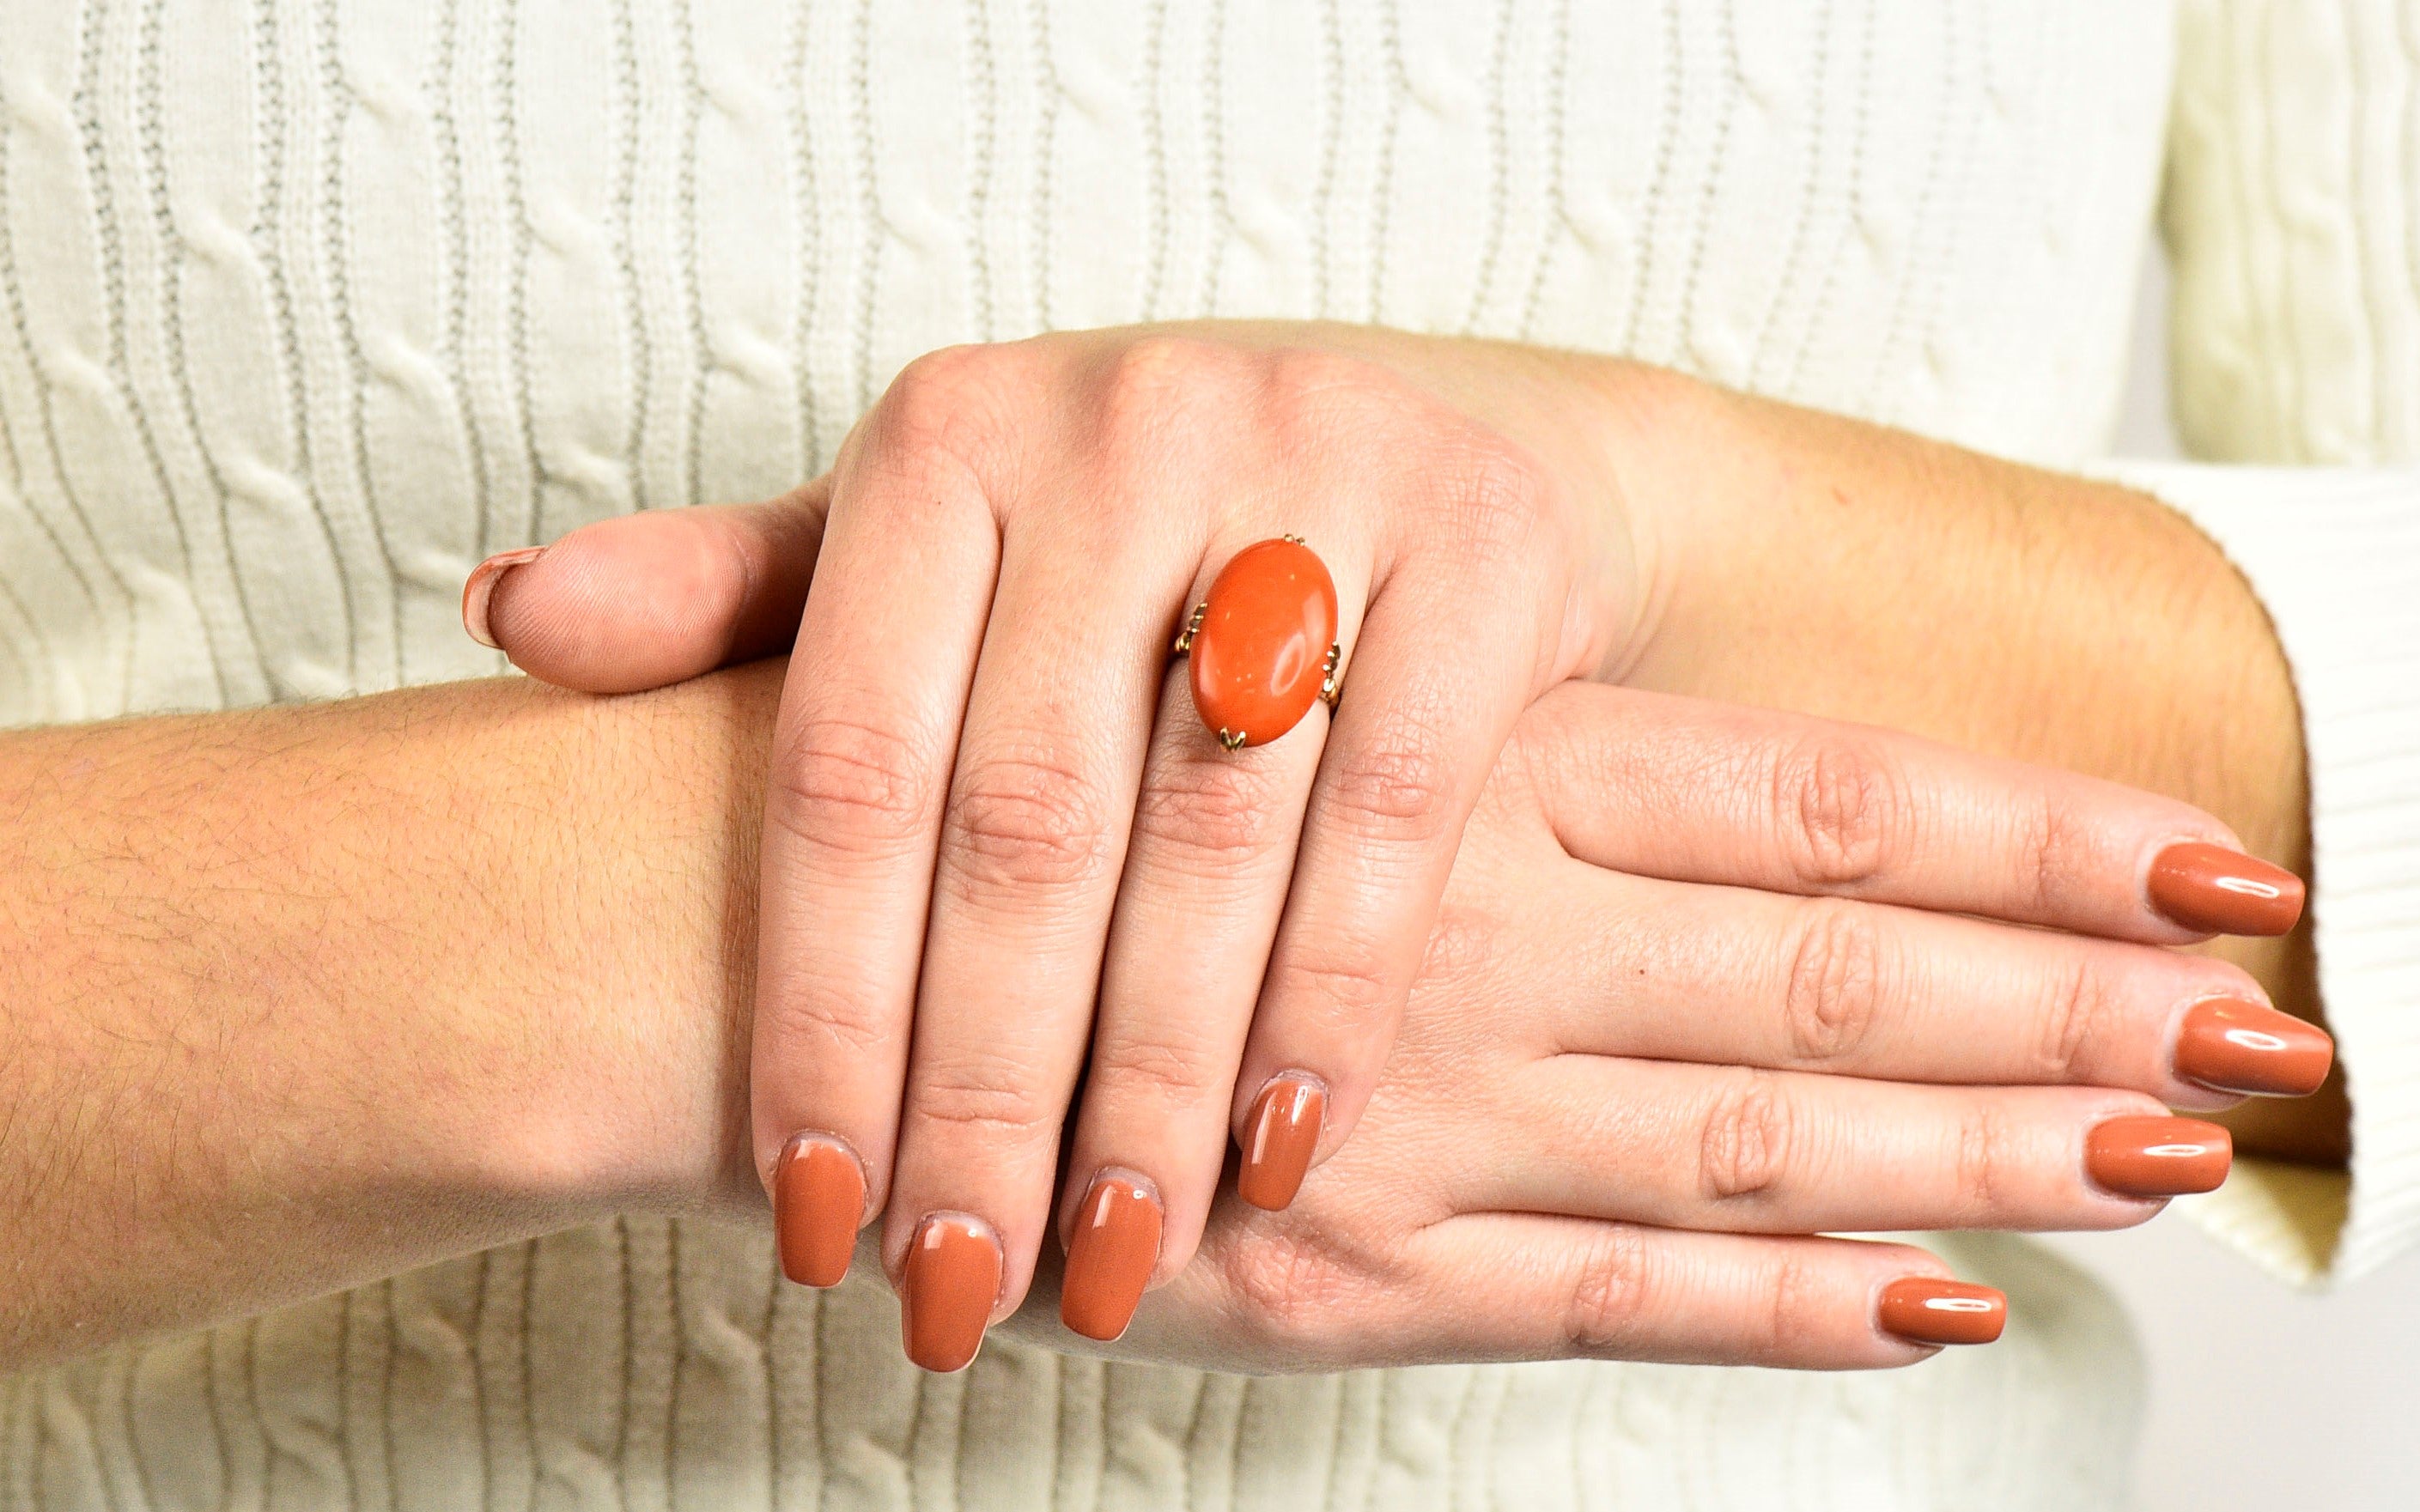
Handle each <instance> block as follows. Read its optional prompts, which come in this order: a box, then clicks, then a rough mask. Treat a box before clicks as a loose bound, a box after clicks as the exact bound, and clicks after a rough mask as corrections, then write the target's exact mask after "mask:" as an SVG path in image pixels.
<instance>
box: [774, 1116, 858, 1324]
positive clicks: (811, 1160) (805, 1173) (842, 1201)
mask: <svg viewBox="0 0 2420 1512" xmlns="http://www.w3.org/2000/svg"><path fill="white" fill-rule="evenodd" d="M864 1222H865V1168H864V1167H863V1166H861V1165H859V1164H858V1160H857V1156H856V1155H855V1154H854V1153H853V1152H852V1151H851V1150H850V1149H849V1148H848V1146H847V1145H845V1144H844V1143H843V1142H842V1141H840V1140H839V1139H836V1138H834V1137H833V1136H832V1135H830V1134H794V1135H792V1136H791V1139H790V1142H789V1143H788V1144H786V1145H783V1147H782V1163H781V1164H780V1165H776V1166H775V1167H774V1168H773V1235H774V1239H775V1241H776V1242H777V1243H778V1244H779V1245H780V1247H781V1251H782V1273H783V1275H786V1276H788V1277H789V1278H790V1279H791V1280H793V1281H796V1282H797V1283H799V1285H800V1286H802V1287H836V1286H839V1285H840V1283H841V1279H842V1277H844V1276H845V1275H847V1274H848V1261H849V1257H850V1256H852V1255H854V1254H855V1253H856V1252H857V1230H858V1228H859V1227H860V1226H861V1225H862V1224H863V1223H864Z"/></svg>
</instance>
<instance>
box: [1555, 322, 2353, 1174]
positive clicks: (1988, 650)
mask: <svg viewBox="0 0 2420 1512" xmlns="http://www.w3.org/2000/svg"><path fill="white" fill-rule="evenodd" d="M1598 377H1599V378H1602V379H1604V380H1605V381H1604V383H1603V391H1604V392H1605V393H1606V394H1607V396H1608V399H1609V408H1610V410H1611V413H1612V414H1613V415H1614V417H1615V419H1614V421H1613V424H1612V427H1611V428H1612V431H1613V433H1614V435H1615V437H1616V444H1617V446H1618V448H1619V451H1620V455H1621V461H1620V462H1619V464H1618V466H1619V476H1620V477H1621V486H1622V487H1623V489H1624V490H1625V492H1627V493H1629V494H1631V495H1632V498H1631V506H1632V509H1633V511H1634V513H1635V514H1636V515H1637V517H1639V518H1641V519H1643V520H1645V521H1647V522H1649V529H1651V530H1652V531H1653V532H1655V534H1654V537H1653V539H1652V542H1651V545H1650V548H1649V549H1650V551H1651V553H1652V555H1653V556H1654V557H1655V563H1654V573H1653V577H1652V581H1653V582H1654V583H1655V584H1656V585H1657V593H1656V594H1655V596H1654V597H1653V598H1652V599H1651V601H1650V615H1649V618H1648V621H1647V623H1646V624H1645V625H1642V629H1641V633H1640V634H1639V635H1638V636H1637V637H1636V638H1635V639H1634V640H1633V641H1632V643H1631V644H1630V645H1629V646H1628V647H1626V648H1625V650H1624V656H1625V661H1624V663H1623V664H1622V665H1620V666H1618V667H1616V668H1613V669H1610V670H1611V671H1616V672H1618V673H1619V674H1620V675H1621V676H1622V678H1623V679H1624V680H1625V681H1628V682H1631V683H1634V684H1637V685H1639V686H1643V687H1657V688H1665V689H1669V690H1674V691H1680V692H1687V693H1693V694H1697V695H1700V696H1704V697H1712V698H1720V699H1727V700H1734V701H1738V702H1748V703H1757V704H1764V705H1768V706H1773V707H1779V708H1790V709H1797V710H1803V711H1807V712H1810V713H1816V714H1822V715H1826V716H1830V717H1838V718H1847V719H1855V720H1861V721H1865V722H1869V723H1873V724H1880V725H1887V726H1890V727H1893V728H1897V729H1902V730H1910V731H1915V732H1917V733H1924V734H1929V735H1932V736H1935V737H1937V738H1941V739H1944V740H1948V741H1952V742H1955V743H1957V744H1960V745H1963V746H1967V747H1971V748H1976V749H1980V750H1988V751H1994V752H1999V753H2003V754H2007V755H2011V756H2016V757H2021V758H2023V759H2024V760H2027V761H2034V762H2041V763H2046V764H2053V765H2058V766H2064V767H2069V768H2071V769H2074V770H2078V771H2084V772H2089V773H2093V774H2095V775H2098V776H2102V777H2107V778H2112V779H2117V780H2118V781H2122V782H2127V783H2130V784H2133V785H2135V786H2138V787H2144V788H2149V789H2150V790H2152V791H2155V792H2161V793H2167V794H2172V795H2176V796H2178V797H2180V798H2183V799H2185V800H2187V801H2189V802H2192V803H2194V804H2196V805H2198V806H2200V807H2202V808H2204V809H2207V810H2210V811H2211V812H2212V813H2215V814H2217V815H2218V816H2219V817H2220V818H2222V819H2224V820H2226V822H2227V823H2228V824H2229V825H2232V826H2234V828H2235V830H2236V831H2237V833H2238V834H2240V835H2242V837H2243V840H2244V841H2245V843H2246V844H2247V846H2248V847H2249V848H2250V849H2251V850H2252V851H2253V852H2254V853H2255V854H2257V855H2259V856H2264V857H2267V858H2269V859H2271V860H2273V861H2276V862H2277V863H2279V864H2281V865H2283V866H2286V867H2288V868H2290V869H2292V870H2293V871H2295V872H2303V873H2305V874H2307V872H2308V870H2309V842H2308V834H2307V824H2308V822H2307V817H2306V810H2305V799H2304V771H2303V742H2302V731H2301V721H2300V716H2299V712H2298V709H2297V705H2296V702H2295V698H2294V690H2293V685H2292V681H2291V678H2290V676H2289V674H2288V668H2287V664H2286V660H2285V656H2284V654H2283V653H2282V651H2281V650H2280V649H2279V647H2278V644H2277V640H2276V637H2275V635H2274V633H2273V631H2272V629H2271V627H2270V625H2269V623H2268V619H2267V616H2266V615H2265V613H2264V612H2263V610H2262V609H2261V607H2260V604H2259V601H2258V600H2257V598H2255V597H2254V595H2253V594H2252V591H2251V589H2250V588H2249V587H2248V586H2247V585H2246V584H2245V583H2244V581H2243V579H2242V577H2241V576H2240V575H2239V574H2238V573H2237V572H2236V571H2235V569H2234V568H2233V566H2232V565H2230V564H2229V563H2227V562H2226V558H2225V557H2224V556H2222V555H2221V554H2220V552H2219V551H2218V549H2217V548H2215V547H2214V546H2212V545H2211V543H2210V542H2209V541H2208V540H2207V539H2205V538H2204V537H2203V536H2202V535H2201V534H2200V532H2197V531H2196V530H2195V529H2194V527H2193V526H2192V525H2190V524H2189V523H2187V522H2186V521H2185V520H2184V519H2183V518H2182V517H2180V516H2178V515H2177V514H2175V513H2174V512H2173V511H2171V510H2169V509H2168V508H2166V507H2165V506H2164V505H2162V504H2161V503H2159V502H2158V501H2154V500H2151V499H2149V498H2147V497H2145V496H2143V495H2140V494H2137V493H2133V492H2132V491H2130V490H2127V489H2124V488H2120V487H2117V486H2111V485H2107V484H2102V483H2096V482H2091V481H2087V480H2084V479H2080V478H2075V477H2071V476H2065V475H2061V474H2057V473H2052V472H2046V471H2040V470H2037V469H2032V468H2026V467H2021V466H2018V465H2015V464H2012V463H2008V462H2003V461H1999V460H1997V459H1994V458H1991V457H1986V456H1981V455H1977V454H1975V453H1971V452H1967V451H1963V450H1961V449H1959V448H1956V447H1951V446H1947V445H1943V444H1940V443H1937V442H1932V441H1928V440H1921V439H1919V438H1916V437H1913V436H1909V435H1907V434H1905V433H1903V432H1899V431H1892V430H1886V429H1884V428H1881V427H1877V426H1872V425H1867V424H1860V423H1857V422H1854V421H1849V420H1843V419H1839V418H1837V417H1834V416H1829V415H1824V414H1821V413H1817V412H1815V411H1811V410H1806V409H1795V408H1792V407H1790V406H1785V405H1779V404H1773V403H1769V402H1766V401H1762V400H1758V399H1753V398H1748V397H1745V396H1742V395H1737V394H1732V393H1725V392H1722V391H1719V390H1715V389H1713V388H1710V387H1707V386H1704V385H1701V384H1698V383H1694V382H1691V381H1689V380H1687V379H1684V378H1676V377H1674V376H1672V375H1668V374H1663V373H1655V372H1650V371H1646V370H1641V369H1637V368H1632V367H1628V366H1620V367H1603V368H1600V369H1599V370H1598ZM2213 949H2216V950H2218V951H2219V952H2220V953H2224V954H2226V955H2227V956H2228V957H2229V958H2230V959H2233V960H2235V961H2237V962H2238V963H2240V964H2243V965H2244V966H2246V967H2248V968H2249V969H2251V970H2252V971H2253V972H2254V973H2255V975H2257V977H2258V978H2259V979H2260V980H2261V981H2262V982H2263V984H2264V985H2265V986H2267V987H2268V989H2269V990H2270V991H2271V992H2272V993H2273V995H2275V997H2276V999H2277V1001H2278V1002H2279V1004H2280V1005H2281V1006H2284V1007H2287V1008H2289V1009H2291V1010H2293V1011H2298V1012H2301V1013H2303V1014H2304V1016H2306V1017H2312V1018H2317V1017H2319V1004H2318V1001H2317V995H2316V990H2315V986H2314V983H2313V974H2312V971H2311V969H2310V955H2309V949H2308V937H2307V926H2306V928H2305V930H2304V932H2303V933H2298V934H2296V935H2294V936H2291V937H2289V938H2287V939H2283V940H2227V941H2223V942H2220V943H2219V944H2218V945H2217V946H2215V947H2213ZM2342 1129H2343V1109H2342V1104H2341V1102H2340V1100H2338V1099H2337V1097H2336V1096H2335V1094H2334V1093H2333V1092H2332V1093H2331V1094H2329V1095H2328V1096H2324V1097H2321V1098H2318V1099H2312V1100H2308V1101H2304V1102H2297V1103H2284V1104H2280V1103H2254V1104H2251V1105H2250V1106H2249V1107H2248V1108H2247V1109H2246V1110H2245V1111H2244V1112H2243V1113H2242V1115H2240V1116H2239V1119H2238V1132H2239V1134H2242V1135H2243V1136H2245V1138H2246V1142H2247V1145H2248V1146H2250V1147H2252V1148H2258V1149H2270V1150H2273V1151H2274V1152H2279V1153H2288V1154H2294V1155H2300V1156H2305V1157H2311V1158H2321V1159H2326V1158H2340V1155H2341V1138H2342Z"/></svg>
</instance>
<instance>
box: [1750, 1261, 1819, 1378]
mask: <svg viewBox="0 0 2420 1512" xmlns="http://www.w3.org/2000/svg"><path fill="white" fill-rule="evenodd" d="M1822 1294H1823V1288H1822V1286H1821V1285H1820V1283H1819V1281H1818V1279H1817V1277H1816V1275H1815V1273H1814V1272H1813V1271H1812V1270H1811V1269H1810V1268H1809V1267H1808V1266H1807V1262H1806V1261H1805V1260H1804V1259H1803V1258H1801V1257H1797V1256H1794V1255H1785V1256H1784V1257H1782V1259H1781V1261H1780V1263H1779V1264H1777V1265H1776V1267H1775V1268H1774V1272H1773V1289H1772V1292H1771V1293H1770V1295H1769V1296H1768V1298H1767V1304H1766V1311H1765V1337H1764V1344H1765V1348H1766V1349H1767V1350H1771V1351H1772V1352H1773V1354H1774V1355H1775V1356H1776V1357H1780V1358H1786V1357H1789V1356H1791V1355H1793V1354H1796V1353H1798V1352H1800V1351H1801V1350H1804V1349H1805V1347H1806V1343H1807V1339H1808V1338H1809V1337H1811V1336H1813V1335H1814V1334H1815V1332H1816V1322H1817V1316H1818V1310H1819V1308H1820V1306H1821V1298H1822Z"/></svg>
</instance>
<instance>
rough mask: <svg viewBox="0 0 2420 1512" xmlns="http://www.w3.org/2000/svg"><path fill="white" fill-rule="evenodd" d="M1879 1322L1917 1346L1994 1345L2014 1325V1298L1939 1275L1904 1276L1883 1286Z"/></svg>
mask: <svg viewBox="0 0 2420 1512" xmlns="http://www.w3.org/2000/svg"><path fill="white" fill-rule="evenodd" d="M1874 1318H1875V1320H1876V1321H1877V1322H1879V1323H1881V1324H1882V1325H1883V1328H1884V1331H1885V1332H1886V1333H1891V1334H1896V1335H1899V1336H1900V1338H1903V1339H1905V1340H1907V1341H1908V1342H1909V1343H1911V1344H1989V1343H1991V1342H1992V1341H1993V1339H1996V1338H1998V1337H1999V1336H2000V1330H2002V1329H2004V1328H2006V1327H2008V1326H2009V1296H2008V1293H2007V1292H2004V1291H2001V1290H1999V1289H1997V1288H1993V1287H1978V1286H1976V1285H1974V1284H1973V1283H1971V1282H1966V1281H1944V1280H1943V1279H1941V1278H1940V1277H1939V1276H1936V1275H1911V1276H1902V1277H1900V1279H1899V1280H1897V1281H1894V1282H1892V1283H1891V1284H1890V1285H1889V1286H1886V1287H1885V1288H1883V1297H1882V1304H1881V1305H1879V1306H1878V1307H1876V1308H1875V1309H1874Z"/></svg>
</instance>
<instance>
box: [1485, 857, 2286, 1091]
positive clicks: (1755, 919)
mask: <svg viewBox="0 0 2420 1512" xmlns="http://www.w3.org/2000/svg"><path fill="white" fill-rule="evenodd" d="M1537 906H1538V908H1539V909H1540V910H1541V911H1542V913H1544V915H1545V916H1546V917H1545V918H1542V919H1540V920H1539V921H1538V926H1539V927H1538V929H1537V931H1536V933H1534V934H1533V935H1531V936H1529V937H1532V938H1536V939H1539V940H1551V941H1554V942H1556V944H1557V956H1556V960H1555V962H1554V963H1552V964H1551V965H1552V966H1553V968H1554V969H1552V970H1544V969H1542V970H1541V972H1540V974H1539V976H1538V978H1537V980H1544V981H1557V982H1559V983H1561V984H1562V987H1561V990H1560V991H1559V995H1558V996H1557V997H1556V998H1555V999H1554V1000H1553V1008H1552V1018H1551V1021H1550V1032H1551V1035H1552V1039H1553V1044H1554V1047H1555V1048H1557V1049H1559V1050H1578V1051H1585V1052H1588V1053H1590V1054H1595V1055H1608V1056H1636V1057H1650V1058H1654V1059H1671V1060H1687V1061H1699V1062H1703V1063H1707V1064H1713V1065H1742V1066H1760V1067H1766V1068H1770V1069H1776V1070H1796V1071H1821V1072H1834V1073H1838V1074H1843V1075H1853V1076H1870V1077H1879V1078H1885V1079H1892V1080H1900V1079H1904V1080H1913V1081H1923V1082H1949V1083H1975V1084H2002V1085H2021V1084H2023V1085H2034V1084H2058V1083H2070V1084H2079V1085H2092V1086H2100V1087H2118V1088H2130V1089H2133V1090H2135V1091H2141V1092H2146V1093H2149V1094H2150V1095H2151V1096H2153V1097H2156V1098H2158V1099H2159V1100H2160V1101H2161V1102H2162V1103H2166V1104H2168V1105H2169V1106H2172V1107H2190V1108H2219V1107H2226V1106H2228V1105H2230V1104H2232V1103H2234V1102H2235V1101H2236V1100H2237V1099H2238V1098H2239V1097H2240V1096H2242V1095H2244V1094H2250V1093H2265V1094H2299V1093H2305V1092H2309V1091H2311V1090H2313V1089H2314V1088H2317V1087H2318V1086H2319V1083H2320V1082H2321V1081H2322V1080H2324V1079H2325V1077H2326V1075H2327V1071H2328V1065H2329V1062H2330V1060H2331V1058H2332V1052H2331V1048H2330V1045H2329V1041H2328V1037H2327V1035H2326V1033H2325V1032H2324V1031H2322V1030H2320V1029H2319V1028H2317V1027H2315V1026H2311V1025H2308V1024H2305V1023H2304V1022H2303V1021H2302V1020H2300V1019H2296V1018H2293V1017H2291V1016H2289V1015H2288V1014H2285V1013H2281V1012H2278V1011H2276V1010H2274V1009H2273V1008H2270V1007H2269V1006H2267V1003H2266V1001H2265V998H2264V995H2263V994H2262V993H2261V991H2260V989H2259V987H2258V985H2257V983H2255V982H2254V981H2253V980H2251V979H2250V978H2249V977H2247V976H2246V975H2245V974H2244V973H2243V972H2242V971H2241V970H2239V969H2237V968H2236V967H2234V966H2232V965H2229V964H2226V963H2225V962H2222V961H2217V960H2213V959H2211V958H2210V957H2207V956H2198V955H2186V954H2182V953H2180V952H2177V951H2173V950H2165V949H2159V948H2157V947H2153V946H2146V945H2133V944H2128V943H2124V942H2119V941H2113V940H2102V939H2091V938H2085V937H2079V936H2076V935H2071V934H2064V933H2055V932H2052V931H2046V930H2029V929H2013V928H2010V927H2009V926H2007V925H2002V924H1993V923H1989V922H1985V921H1983V920H1979V919H1972V918H1960V917H1957V916H1954V915H1948V914H1937V913H1931V912H1928V911H1925V910H1921V909H1914V908H1902V907H1897V906H1893V905H1889V904H1883V903H1855V902H1851V901H1847V900H1843V899H1829V898H1792V897H1784V896H1781V895H1778V894H1775V893H1769V892H1761V891H1757V890H1754V889H1749V888H1737V887H1704V886H1698V885H1693V884H1687V883H1669V882H1658V881H1653V880H1651V879H1646V878H1639V877H1631V876H1624V875H1621V874H1620V873H1617V872H1602V871H1598V870H1597V869H1595V868H1592V867H1588V866H1585V865H1578V864H1575V865H1574V866H1573V867H1572V869H1571V871H1570V872H1569V873H1568V875H1567V877H1566V879H1565V881H1564V883H1563V885H1561V886H1559V887H1555V888H1553V889H1552V890H1551V891H1549V892H1547V893H1546V894H1545V895H1544V896H1543V897H1541V898H1540V900H1539V902H1538V904H1537ZM1540 965H1541V967H1544V966H1547V965H1548V963H1543V962H1542V963H1540ZM1615 1005H1619V1006H1618V1007H1617V1006H1615Z"/></svg>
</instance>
